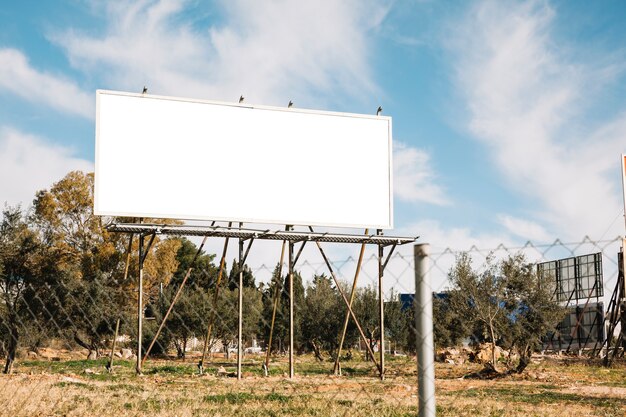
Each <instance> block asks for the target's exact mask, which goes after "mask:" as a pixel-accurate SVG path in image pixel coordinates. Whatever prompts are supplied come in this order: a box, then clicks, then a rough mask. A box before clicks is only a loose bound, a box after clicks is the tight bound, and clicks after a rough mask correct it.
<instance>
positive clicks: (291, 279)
mask: <svg viewBox="0 0 626 417" xmlns="http://www.w3.org/2000/svg"><path fill="white" fill-rule="evenodd" d="M288 229H290V230H291V229H293V227H291V226H288ZM293 246H294V244H293V242H292V241H289V378H292V379H293V377H294V374H295V372H294V360H293V347H294V346H293V339H294V338H293V336H294V335H293V268H294V263H293V260H294V258H293Z"/></svg>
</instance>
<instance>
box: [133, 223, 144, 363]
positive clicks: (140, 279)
mask: <svg viewBox="0 0 626 417" xmlns="http://www.w3.org/2000/svg"><path fill="white" fill-rule="evenodd" d="M143 241H144V236H143V234H141V235H139V277H138V281H137V364H136V365H135V372H136V373H137V374H139V375H140V374H141V339H142V337H143V261H144V255H143Z"/></svg>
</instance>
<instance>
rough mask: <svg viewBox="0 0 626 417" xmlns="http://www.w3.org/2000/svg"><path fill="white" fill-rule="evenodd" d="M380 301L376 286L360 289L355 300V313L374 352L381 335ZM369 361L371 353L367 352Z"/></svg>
mask: <svg viewBox="0 0 626 417" xmlns="http://www.w3.org/2000/svg"><path fill="white" fill-rule="evenodd" d="M378 308H379V299H378V291H377V290H376V288H375V287H374V286H367V287H365V288H359V289H358V290H357V293H356V297H355V299H354V304H353V311H354V313H355V315H356V317H357V318H358V319H359V323H360V324H361V328H362V329H363V332H364V333H365V337H366V338H367V340H368V342H369V345H370V349H371V350H372V351H374V347H375V346H376V341H377V340H378V337H379V333H380V315H379V311H378ZM367 358H368V360H372V359H373V358H370V356H369V351H367Z"/></svg>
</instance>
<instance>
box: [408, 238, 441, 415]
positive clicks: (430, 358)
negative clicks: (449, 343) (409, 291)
mask: <svg viewBox="0 0 626 417" xmlns="http://www.w3.org/2000/svg"><path fill="white" fill-rule="evenodd" d="M413 253H414V258H415V298H414V299H413V303H414V308H415V329H416V337H417V343H416V345H417V384H418V396H419V414H418V416H419V417H434V416H435V412H436V409H435V348H434V341H433V295H432V288H431V285H430V258H429V255H430V245H429V244H427V243H423V244H419V245H415V246H414V252H413Z"/></svg>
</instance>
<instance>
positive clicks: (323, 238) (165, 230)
mask: <svg viewBox="0 0 626 417" xmlns="http://www.w3.org/2000/svg"><path fill="white" fill-rule="evenodd" d="M107 229H108V230H109V231H110V232H117V233H128V234H130V236H131V239H132V236H134V235H138V236H139V242H140V244H139V281H138V287H139V288H138V291H139V294H138V306H137V331H138V337H137V365H136V371H137V373H139V374H140V373H141V372H142V365H143V363H144V362H145V360H146V358H147V357H148V355H149V354H150V350H151V348H152V346H153V345H154V343H155V342H156V340H157V338H158V336H159V333H160V331H161V329H162V328H163V327H164V325H165V322H166V320H167V318H168V316H169V313H170V311H171V310H172V309H173V307H174V304H175V303H176V301H177V299H178V295H179V294H180V292H181V291H182V289H183V287H184V285H185V282H186V279H183V281H182V283H181V285H180V287H179V288H178V290H177V293H176V296H175V297H174V299H173V300H172V302H171V305H170V307H169V309H168V311H167V314H166V315H165V316H164V317H163V320H162V322H161V324H160V326H159V330H158V331H157V333H156V335H155V336H154V339H153V341H152V343H151V344H150V347H149V348H148V350H147V351H146V353H145V355H144V356H143V359H142V355H141V352H142V347H141V339H142V317H143V312H142V309H143V288H142V287H143V283H142V278H143V263H144V261H145V258H146V255H147V253H148V251H149V249H150V246H151V245H152V243H153V242H154V239H155V237H156V236H157V235H165V236H199V237H203V238H204V239H203V241H202V245H201V246H200V248H199V249H198V253H197V254H196V257H197V255H198V254H199V253H200V251H201V250H202V247H203V246H204V243H205V242H206V240H207V239H208V238H212V237H217V238H225V243H224V253H223V254H222V260H221V262H220V271H219V277H221V276H222V275H223V273H224V271H223V269H224V260H225V256H226V250H227V247H228V241H229V239H231V238H235V239H238V241H239V248H238V249H239V251H238V252H239V266H240V269H239V285H238V309H237V310H238V329H237V339H238V343H237V345H238V347H237V378H238V379H241V377H242V371H241V367H242V362H241V361H242V357H243V340H242V323H243V317H242V315H243V313H242V311H243V310H242V305H243V296H242V286H243V283H242V281H243V265H244V264H245V261H246V259H247V257H248V254H249V253H250V249H251V247H252V243H253V242H254V241H255V240H278V241H282V242H283V249H282V250H281V267H282V260H283V257H284V248H285V246H287V249H288V250H287V254H288V268H289V270H288V286H289V288H288V291H289V377H290V378H293V377H294V375H295V369H294V357H293V352H294V346H293V345H294V342H293V340H294V328H293V323H294V321H293V314H294V313H293V309H294V298H293V274H294V271H295V266H296V264H297V262H298V259H299V258H300V255H301V254H302V250H303V249H304V247H305V245H306V244H307V243H308V242H314V243H315V244H316V246H317V248H318V250H319V252H320V254H321V256H322V258H323V259H324V263H325V264H326V266H327V268H328V270H329V273H330V275H331V277H332V279H333V281H334V282H335V286H336V288H337V291H338V292H339V293H340V295H341V298H342V299H343V301H344V303H345V305H346V309H347V311H346V323H347V321H348V320H349V318H350V317H351V318H352V320H353V321H354V323H355V324H356V327H357V329H358V330H359V334H360V337H361V338H362V339H363V340H364V342H365V345H366V347H367V348H368V351H369V354H370V357H371V358H372V359H373V361H374V363H375V365H376V368H377V369H378V372H379V376H380V379H381V380H382V379H384V377H385V358H384V351H385V348H384V347H385V333H384V328H385V327H384V297H383V278H384V271H385V268H386V266H387V264H388V262H389V259H390V258H391V255H392V254H393V252H394V250H395V248H396V247H397V246H398V245H405V244H408V243H412V242H415V240H417V237H397V236H384V235H383V233H382V230H377V231H376V233H375V234H368V231H367V230H366V231H365V234H363V235H354V234H342V233H327V232H315V231H314V230H313V228H312V227H310V226H309V227H308V231H295V230H294V229H293V226H291V225H287V226H286V227H285V230H269V229H265V230H261V229H247V228H244V227H243V224H242V223H239V226H238V227H236V228H235V227H232V223H229V225H228V226H218V225H215V222H213V223H212V224H211V225H201V226H195V225H193V226H191V225H163V224H147V223H112V224H110V225H108V226H107ZM146 238H149V242H148V244H147V245H144V241H145V239H146ZM246 242H247V246H246ZM322 243H348V244H361V256H360V259H361V258H362V252H363V250H364V247H365V245H376V246H377V248H378V296H379V321H380V323H379V326H380V336H379V337H380V340H379V343H380V345H379V346H380V351H379V353H380V357H379V361H376V359H375V356H374V352H373V351H372V350H371V347H370V344H369V343H367V339H366V337H365V334H364V333H363V330H362V328H361V326H360V324H359V321H358V319H357V317H356V315H355V314H354V311H353V310H352V300H353V295H354V291H355V289H354V287H356V282H357V279H358V276H359V270H360V267H361V262H359V263H358V264H357V270H356V272H355V277H354V284H353V289H352V293H351V294H350V299H348V297H346V294H345V293H344V291H343V290H342V288H341V286H340V285H339V281H338V278H337V276H336V274H335V271H334V270H333V268H332V265H331V263H330V261H329V260H328V257H327V256H326V253H325V252H324V249H323V248H322ZM296 244H300V246H299V248H298V251H297V253H295V254H294V252H295V251H294V249H295V245H296ZM129 248H130V246H129ZM244 248H245V249H244ZM385 248H388V250H387V252H388V253H387V256H386V257H385ZM194 260H195V258H194ZM192 268H193V262H192V266H191V267H190V268H189V270H188V271H187V274H186V277H185V278H187V277H188V276H189V274H190V273H191V269H192ZM214 301H215V302H216V301H217V295H216V297H215V299H214ZM277 302H278V300H275V306H274V310H275V309H276V304H277ZM214 307H215V306H214ZM213 311H215V309H213ZM274 314H275V312H274ZM214 320H215V314H212V315H211V317H210V321H209V327H208V330H207V335H206V340H205V342H204V346H205V347H204V350H203V355H202V359H201V361H200V363H199V364H198V367H199V369H200V372H201V373H202V372H203V367H204V361H205V356H206V349H207V345H208V343H209V338H210V337H211V327H212V325H213V321H214ZM273 321H274V320H272V330H273V325H274V323H273ZM344 327H345V326H344ZM344 332H345V330H344ZM270 334H271V331H270ZM342 339H343V335H342ZM269 349H271V347H268V353H267V356H266V360H265V361H264V363H263V367H264V371H265V373H266V375H267V374H268V365H269ZM337 360H338V359H337ZM338 369H339V365H338V363H336V364H335V367H334V372H337V371H338Z"/></svg>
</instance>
